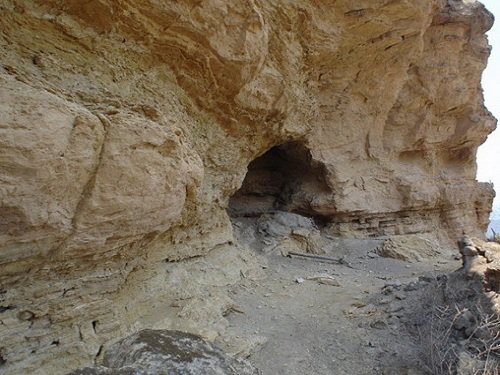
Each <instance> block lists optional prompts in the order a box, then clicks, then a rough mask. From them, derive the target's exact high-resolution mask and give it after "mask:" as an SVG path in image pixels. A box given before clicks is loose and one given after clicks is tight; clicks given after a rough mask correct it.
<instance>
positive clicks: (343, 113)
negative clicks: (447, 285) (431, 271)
mask: <svg viewBox="0 0 500 375" xmlns="http://www.w3.org/2000/svg"><path fill="white" fill-rule="evenodd" d="M0 11H1V14H2V17H0V46H1V48H0V285H1V290H0V322H1V324H0V338H1V343H0V369H1V370H2V372H5V373H7V374H15V373H34V374H37V373H38V374H45V373H50V374H59V373H64V372H67V371H69V370H71V369H74V368H77V367H80V366H84V365H87V364H89V363H91V362H92V361H93V360H94V359H95V357H96V356H98V355H99V353H100V352H101V349H100V348H101V346H102V345H103V344H104V343H106V342H108V341H109V340H112V339H115V338H118V337H120V336H124V335H126V334H128V333H131V332H134V331H137V330H138V329H140V328H151V327H154V328H179V327H180V328H183V329H185V330H191V331H193V332H197V333H201V334H203V335H204V336H205V337H213V335H216V332H217V329H219V328H220V329H221V327H219V326H217V324H219V323H220V322H221V320H220V317H215V316H213V317H211V316H209V314H204V313H200V312H199V311H203V308H202V307H200V306H204V304H210V301H211V300H210V299H206V298H204V297H203V296H204V293H205V292H206V291H207V290H211V291H212V292H211V293H212V298H215V297H214V296H218V295H217V293H216V292H215V291H216V290H217V288H218V287H221V286H224V285H227V284H230V283H233V282H236V281H237V279H238V277H240V276H239V275H240V271H241V272H242V273H244V272H246V271H249V270H250V269H251V268H252V266H251V265H250V264H251V263H252V261H251V260H249V259H250V258H251V257H250V256H249V255H247V254H246V253H245V252H244V251H243V250H242V249H241V248H239V247H236V246H234V245H232V241H233V237H232V231H231V225H230V221H229V217H228V214H227V212H226V209H227V208H228V206H229V208H230V209H229V210H228V211H229V212H231V213H232V214H239V215H254V214H256V212H257V214H259V213H262V212H266V211H270V210H274V209H280V210H285V211H293V212H296V213H300V214H303V215H306V216H310V217H313V218H314V219H315V220H317V221H318V223H321V225H322V226H323V228H324V230H327V231H330V232H331V233H334V234H341V235H355V236H356V235H380V234H391V233H395V234H403V233H418V232H430V231H440V232H442V233H446V234H448V235H450V236H454V235H455V234H456V233H462V232H463V231H465V232H467V233H469V234H474V235H477V234H479V233H481V232H482V231H483V230H484V229H485V227H486V224H487V217H488V214H489V211H490V205H491V199H492V189H491V187H490V186H489V185H486V184H479V183H477V182H476V181H475V153H476V149H477V147H478V146H479V145H480V144H481V143H482V142H483V141H484V140H485V138H486V136H487V134H489V133H490V132H491V131H492V130H493V129H494V126H495V121H494V119H493V118H492V117H491V115H490V114H489V112H488V111H487V110H486V109H485V108H484V106H483V99H482V93H481V88H480V83H479V82H480V77H481V72H482V70H483V69H484V67H485V64H486V59H487V57H488V54H489V46H488V44H487V41H486V38H485V36H484V33H485V31H486V30H488V29H489V27H490V26H491V23H492V16H491V15H490V14H489V13H488V12H487V11H486V10H485V9H484V7H483V6H482V5H481V4H479V3H476V2H470V1H467V2H462V1H456V0H448V1H445V0H425V1H418V2H416V1H407V0H395V1H387V0H358V1H347V0H340V1H336V2H327V1H306V0H300V1H276V0H272V1H258V0H236V1H230V2H229V1H228V2H224V1H217V0H209V1H203V2H196V1H190V0H180V1H165V2H155V1H150V0H140V1H132V0H124V1H112V0H92V1H85V2H81V1H76V0H71V1H64V2H60V1H55V0H48V1H46V0H44V1H41V0H39V1H38V0H23V1H20V0H19V1H17V0H6V1H3V2H2V4H0ZM257 159H258V160H257ZM247 170H249V173H248V175H247ZM245 176H247V178H245ZM240 188H241V191H240V192H238V190H239V189H240ZM231 197H234V198H232V199H231ZM256 207H257V208H258V209H256ZM214 249H215V250H214ZM207 254H209V255H208V257H207V258H206V260H199V259H198V260H197V261H195V262H194V263H193V262H187V261H185V260H186V259H189V258H193V257H197V256H205V255H207ZM200 259H205V258H200ZM172 261H179V263H176V264H174V263H172ZM200 262H201V265H200ZM197 267H198V268H197ZM204 267H205V270H206V269H208V270H210V272H208V274H209V275H210V276H209V277H207V276H204V275H206V274H205V272H204V271H203V272H202V271H200V269H201V270H203V269H204ZM205 277H207V278H206V279H205ZM197 278H198V279H197ZM193 280H194V281H193ZM198 284H200V285H198ZM207 293H208V292H207ZM219 297H220V299H222V300H224V301H225V302H224V303H219V304H218V309H219V310H221V309H222V310H223V309H224V306H226V307H227V306H229V305H230V302H228V301H227V300H225V299H224V298H225V297H224V296H218V297H217V298H219ZM193 301H196V303H195V302H193ZM219 302H220V301H219ZM200 309H201V310H200ZM208 310H209V309H208V307H207V311H208ZM216 310H217V309H216ZM210 311H212V310H210ZM219 312H221V311H219ZM186 322H187V323H186ZM195 322H201V323H199V324H198V325H197V324H195ZM202 327H218V328H217V329H215V330H211V329H208V328H207V329H205V331H203V328H202ZM220 329H219V330H220ZM201 331H203V332H201ZM214 332H215V333H214Z"/></svg>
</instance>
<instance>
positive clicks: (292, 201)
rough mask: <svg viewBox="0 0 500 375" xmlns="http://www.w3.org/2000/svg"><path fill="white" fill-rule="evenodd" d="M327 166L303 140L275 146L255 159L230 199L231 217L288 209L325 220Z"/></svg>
mask: <svg viewBox="0 0 500 375" xmlns="http://www.w3.org/2000/svg"><path fill="white" fill-rule="evenodd" d="M326 181H327V179H326V169H325V168H324V166H323V165H322V164H320V163H318V162H315V161H313V160H312V157H311V152H310V151H309V149H308V148H307V147H306V146H305V145H304V144H303V143H302V142H290V143H286V144H283V145H279V146H275V147H273V148H271V149H270V150H268V151H267V152H266V153H264V154H263V155H262V156H260V157H258V158H257V159H255V160H254V161H252V162H251V163H250V164H249V166H248V172H247V175H246V177H245V179H244V180H243V184H242V186H241V188H240V189H239V190H238V191H237V192H236V193H235V194H234V195H233V197H232V198H231V199H230V201H229V207H228V213H229V215H230V216H231V217H233V218H234V217H256V216H260V215H262V214H264V213H270V212H275V211H288V212H294V213H297V214H301V215H304V216H309V217H312V218H314V219H315V221H318V220H319V221H322V216H321V214H320V210H321V200H322V199H321V198H322V197H323V198H324V197H325V196H327V195H331V189H330V188H329V187H328V185H327V182H326Z"/></svg>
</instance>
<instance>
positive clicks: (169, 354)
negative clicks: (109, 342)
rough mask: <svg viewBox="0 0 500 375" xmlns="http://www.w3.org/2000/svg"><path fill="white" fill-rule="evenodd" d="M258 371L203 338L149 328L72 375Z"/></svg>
mask: <svg viewBox="0 0 500 375" xmlns="http://www.w3.org/2000/svg"><path fill="white" fill-rule="evenodd" d="M134 374H144V375H149V374H150V375H171V374H179V375H180V374H182V375H257V370H255V369H253V368H252V367H251V366H250V365H249V364H248V363H245V362H243V361H241V360H237V359H234V358H231V357H229V356H227V355H225V354H224V353H223V352H221V351H220V350H219V349H217V348H215V347H213V346H212V345H210V344H209V343H207V342H205V341H203V340H202V339H201V338H199V337H197V336H195V335H191V334H188V333H183V332H178V331H155V330H151V329H145V330H143V331H140V332H137V333H135V334H134V335H131V336H130V337H127V338H125V339H123V340H121V341H119V342H118V343H116V344H114V345H113V346H112V347H111V348H110V349H109V350H107V351H106V354H105V355H104V361H103V366H99V367H87V368H84V369H80V370H77V371H74V372H72V373H71V375H134Z"/></svg>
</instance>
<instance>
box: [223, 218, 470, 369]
mask: <svg viewBox="0 0 500 375" xmlns="http://www.w3.org/2000/svg"><path fill="white" fill-rule="evenodd" d="M252 225H253V224H252V223H249V222H248V220H247V221H245V220H243V221H241V222H239V223H236V229H237V230H238V229H239V230H240V241H242V242H247V243H248V244H249V245H250V246H251V247H253V248H254V250H255V251H256V252H257V253H258V254H259V256H261V257H263V258H265V260H266V262H265V263H267V265H266V266H263V268H264V272H265V276H266V277H265V278H263V279H262V280H258V281H255V280H248V281H246V282H244V283H243V284H241V285H238V286H237V287H235V288H234V289H233V290H232V294H233V295H232V296H231V297H232V298H233V299H234V301H236V306H237V307H235V309H233V310H232V312H231V313H230V314H229V316H228V317H227V318H228V320H229V322H230V327H229V328H228V335H231V336H232V338H231V339H228V338H227V337H222V338H220V339H219V342H218V344H219V345H220V346H222V347H223V348H224V347H225V349H226V350H228V351H230V352H231V351H232V352H233V353H236V354H239V355H244V356H245V355H247V354H250V355H249V357H248V360H249V361H250V362H251V363H252V364H253V365H254V366H256V367H257V368H258V369H259V371H260V373H261V374H262V375H275V374H287V375H304V374H311V375H312V374H314V375H326V374H328V375H331V374H338V375H342V374H345V375H352V374H400V375H404V374H423V373H425V372H424V371H423V367H422V364H421V363H420V362H419V360H418V356H419V350H420V349H419V348H418V347H417V346H416V344H415V340H414V337H412V332H411V330H408V329H407V328H405V327H406V326H405V324H406V323H407V320H408V316H409V315H410V316H411V312H412V309H413V308H414V307H415V306H414V303H415V301H414V300H413V299H412V298H411V294H412V293H413V292H414V291H416V290H418V289H419V288H422V287H424V286H425V284H426V283H428V282H430V281H431V280H435V278H436V277H438V276H439V275H441V274H444V273H448V272H450V271H453V270H456V269H458V268H460V266H461V262H460V261H459V260H457V259H456V258H457V257H456V254H457V250H453V249H448V250H444V249H442V250H441V251H440V253H436V254H434V255H433V256H432V257H428V258H425V257H423V258H420V259H418V260H415V259H414V260H412V261H408V260H407V261H403V260H399V259H393V258H388V257H381V256H379V255H378V254H377V251H376V249H377V247H380V246H381V245H382V244H383V242H384V240H385V239H384V238H378V239H365V240H363V239H343V240H339V239H336V238H335V237H331V236H325V235H323V234H322V235H321V243H322V246H321V247H322V254H319V255H318V256H321V257H325V258H332V259H335V260H336V261H328V260H324V259H319V258H305V257H302V256H292V257H287V256H284V255H286V252H283V250H282V249H283V247H275V248H274V249H271V250H269V248H270V246H267V248H264V250H263V249H262V246H261V247H259V246H258V243H259V241H258V239H257V240H256V237H255V236H254V234H253V233H252V231H253V229H248V228H250V227H251V226H252ZM242 228H244V230H242ZM257 231H258V230H257ZM261 240H262V238H261ZM260 242H262V241H260ZM271 242H272V241H271V240H269V239H268V240H264V243H265V244H269V243H271ZM271 248H272V247H271ZM278 248H279V249H281V250H277V249H278ZM235 337H236V338H242V340H249V339H248V338H253V343H254V348H253V350H248V347H246V348H245V350H248V352H249V353H245V352H244V351H243V352H240V353H238V350H239V349H240V348H235V347H234V345H233V346H232V347H231V345H230V344H228V343H230V342H231V343H234V341H235V340H234V338H235ZM250 341H252V339H250ZM250 346H251V345H250Z"/></svg>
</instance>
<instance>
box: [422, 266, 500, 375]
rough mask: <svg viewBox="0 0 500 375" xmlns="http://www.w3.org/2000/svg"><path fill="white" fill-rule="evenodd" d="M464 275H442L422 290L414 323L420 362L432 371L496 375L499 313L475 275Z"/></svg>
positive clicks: (499, 351)
mask: <svg viewBox="0 0 500 375" xmlns="http://www.w3.org/2000/svg"><path fill="white" fill-rule="evenodd" d="M465 275H466V274H465V272H464V271H463V270H461V271H457V272H456V273H454V274H452V275H450V277H442V278H441V279H440V280H439V281H438V282H437V283H436V284H434V285H432V286H430V287H429V289H428V290H427V291H426V292H425V297H424V303H423V310H422V314H420V318H419V319H420V320H419V322H418V324H417V327H418V336H419V340H420V342H421V344H422V345H421V347H422V348H423V350H422V357H421V358H422V362H423V363H424V366H425V368H426V370H427V371H428V372H429V373H430V374H434V375H498V374H500V316H499V315H498V314H496V313H495V312H493V311H492V308H491V304H490V301H489V299H488V298H487V297H486V295H485V294H484V292H483V288H482V282H481V280H480V279H479V277H464V276H465ZM467 278H469V280H467Z"/></svg>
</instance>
